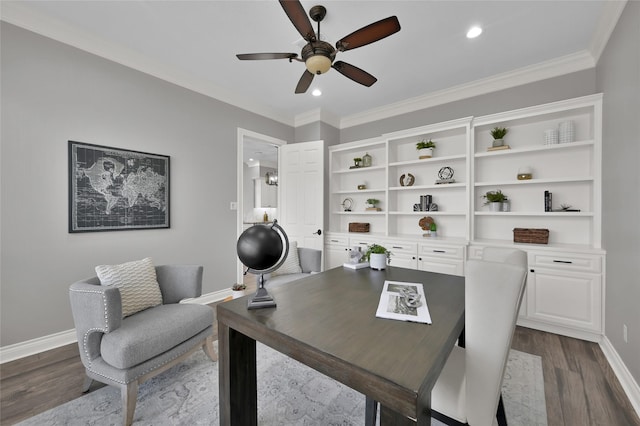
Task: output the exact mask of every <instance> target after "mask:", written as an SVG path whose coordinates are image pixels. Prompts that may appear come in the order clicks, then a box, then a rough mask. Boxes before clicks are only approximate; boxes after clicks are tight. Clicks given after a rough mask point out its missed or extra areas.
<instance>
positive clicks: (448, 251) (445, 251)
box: [418, 244, 464, 259]
mask: <svg viewBox="0 0 640 426" xmlns="http://www.w3.org/2000/svg"><path fill="white" fill-rule="evenodd" d="M418 255H420V256H431V257H447V258H452V259H464V247H453V246H438V245H427V244H420V248H419V251H418Z"/></svg>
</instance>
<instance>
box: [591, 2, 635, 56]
mask: <svg viewBox="0 0 640 426" xmlns="http://www.w3.org/2000/svg"><path fill="white" fill-rule="evenodd" d="M626 5H627V0H616V1H612V0H610V1H607V2H606V3H605V5H604V12H603V14H602V15H601V16H600V21H599V22H598V27H597V28H596V31H595V33H594V34H593V39H592V40H591V45H590V46H589V51H591V55H592V56H593V58H594V60H595V62H596V63H598V61H599V60H600V55H602V52H604V48H605V47H606V46H607V43H608V42H609V37H611V34H612V33H613V30H614V29H615V28H616V25H618V20H619V19H620V16H621V15H622V11H623V10H624V8H625V6H626Z"/></svg>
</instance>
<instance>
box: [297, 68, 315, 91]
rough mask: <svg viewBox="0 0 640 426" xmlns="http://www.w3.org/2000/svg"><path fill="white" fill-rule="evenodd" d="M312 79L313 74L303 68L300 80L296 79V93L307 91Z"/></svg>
mask: <svg viewBox="0 0 640 426" xmlns="http://www.w3.org/2000/svg"><path fill="white" fill-rule="evenodd" d="M312 81H313V74H311V73H310V72H309V71H308V70H304V73H303V74H302V77H300V81H298V85H297V86H296V93H304V92H306V91H307V89H308V88H309V86H311V82H312Z"/></svg>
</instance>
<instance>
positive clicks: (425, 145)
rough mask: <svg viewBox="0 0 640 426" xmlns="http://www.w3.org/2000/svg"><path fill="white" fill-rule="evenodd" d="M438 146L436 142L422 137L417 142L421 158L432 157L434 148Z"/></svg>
mask: <svg viewBox="0 0 640 426" xmlns="http://www.w3.org/2000/svg"><path fill="white" fill-rule="evenodd" d="M435 147H436V143H435V142H434V141H432V140H431V139H429V140H428V141H427V140H425V139H422V140H421V141H420V142H418V143H416V149H417V150H418V158H420V159H421V160H422V159H424V158H431V157H432V156H433V150H434V149H435Z"/></svg>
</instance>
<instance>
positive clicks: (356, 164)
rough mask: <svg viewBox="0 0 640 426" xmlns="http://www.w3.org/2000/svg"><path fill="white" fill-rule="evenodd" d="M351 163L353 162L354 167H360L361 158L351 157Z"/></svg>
mask: <svg viewBox="0 0 640 426" xmlns="http://www.w3.org/2000/svg"><path fill="white" fill-rule="evenodd" d="M353 163H354V164H355V167H360V165H361V163H362V158H360V157H356V158H354V159H353Z"/></svg>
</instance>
